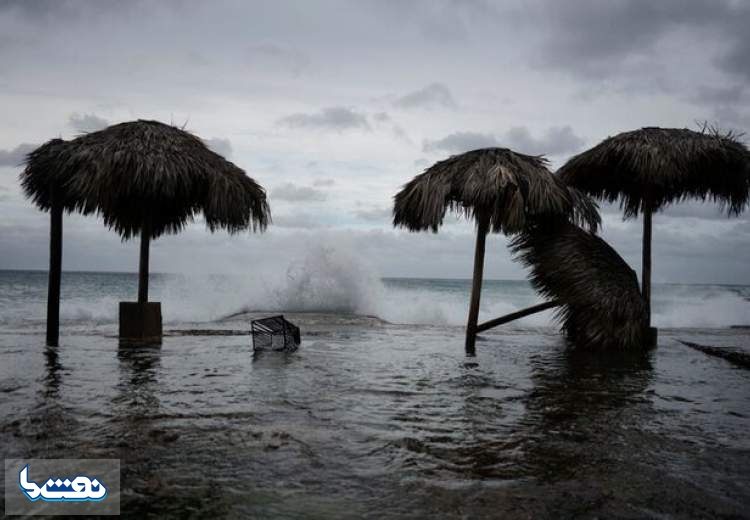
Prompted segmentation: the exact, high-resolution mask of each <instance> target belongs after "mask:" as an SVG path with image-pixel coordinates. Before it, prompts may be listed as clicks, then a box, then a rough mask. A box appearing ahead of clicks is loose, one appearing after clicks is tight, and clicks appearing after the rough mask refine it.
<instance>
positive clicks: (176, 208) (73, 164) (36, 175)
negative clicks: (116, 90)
mask: <svg viewBox="0 0 750 520" xmlns="http://www.w3.org/2000/svg"><path fill="white" fill-rule="evenodd" d="M21 183H22V186H23V189H24V191H25V193H26V195H27V196H28V197H30V198H32V200H33V201H34V202H35V203H36V204H37V206H39V207H40V208H41V209H43V210H46V209H48V208H49V207H50V205H51V200H52V199H51V197H52V193H53V192H55V193H61V194H63V195H62V196H63V200H64V201H65V209H66V210H68V211H80V212H82V213H91V212H97V213H100V214H101V215H102V217H103V218H104V222H105V224H106V225H107V226H109V227H112V228H114V229H115V230H116V231H117V232H118V233H119V234H120V235H121V236H122V237H123V238H125V239H127V238H129V237H131V236H133V235H135V234H137V233H139V232H140V230H141V226H142V224H143V222H144V218H146V219H148V220H150V227H151V237H152V238H155V237H158V236H159V235H161V234H164V233H176V232H178V231H180V230H181V229H182V228H183V227H184V226H185V224H187V223H188V222H191V221H192V220H193V219H194V218H195V216H196V215H197V214H198V213H200V212H203V214H204V216H205V220H206V224H207V225H208V227H209V228H210V229H211V230H215V229H217V228H225V229H227V230H228V231H230V232H236V231H239V230H242V229H247V228H253V229H255V228H260V229H263V228H265V226H266V225H267V224H268V222H269V220H270V210H269V207H268V203H267V201H266V194H265V190H264V189H263V188H262V187H261V186H260V185H258V184H257V183H256V182H255V181H254V180H252V179H251V178H249V177H248V176H247V175H245V172H244V171H243V170H242V169H240V168H239V167H237V166H236V165H234V164H233V163H231V162H229V161H227V160H226V159H224V158H223V157H222V156H220V155H219V154H217V153H215V152H213V151H211V150H210V149H209V148H208V147H207V146H206V145H205V144H204V143H203V142H202V141H201V140H200V139H199V138H198V137H196V136H194V135H192V134H191V133H189V132H186V131H184V130H182V129H180V128H176V127H174V126H170V125H166V124H163V123H159V122H157V121H143V120H139V121H133V122H128V123H121V124H117V125H113V126H110V127H108V128H105V129H104V130H100V131H97V132H91V133H88V134H84V135H82V136H80V137H77V138H76V139H73V140H71V141H67V142H65V141H61V140H52V141H50V142H48V143H46V144H45V145H42V146H41V147H40V148H38V149H37V150H35V151H34V152H32V153H30V154H29V155H28V157H27V161H26V168H25V170H24V171H23V173H22V174H21Z"/></svg>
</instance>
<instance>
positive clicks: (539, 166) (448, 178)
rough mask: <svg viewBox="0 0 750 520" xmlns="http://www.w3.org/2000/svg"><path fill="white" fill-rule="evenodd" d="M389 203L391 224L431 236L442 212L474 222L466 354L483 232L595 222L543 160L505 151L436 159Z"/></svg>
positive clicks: (591, 209) (584, 201) (583, 200)
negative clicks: (551, 222) (543, 222)
mask: <svg viewBox="0 0 750 520" xmlns="http://www.w3.org/2000/svg"><path fill="white" fill-rule="evenodd" d="M394 199H395V202H394V207H393V224H394V225H395V226H402V227H405V228H407V229H409V230H410V231H425V230H428V229H429V230H432V231H433V232H437V230H438V228H439V227H440V226H441V225H442V223H443V219H444V218H445V213H446V211H447V210H451V211H454V212H456V213H459V214H463V215H465V216H466V217H471V218H473V219H474V220H475V221H476V225H477V243H476V249H475V253H474V276H473V281H472V287H471V303H470V306H469V318H468V325H467V330H466V351H467V353H469V354H473V353H474V344H475V341H476V328H477V318H478V316H479V297H480V292H481V287H482V272H483V270H484V248H485V238H486V235H487V233H488V232H489V231H492V232H493V233H500V232H502V233H504V234H506V235H510V234H514V233H517V232H519V231H521V230H522V229H523V228H524V227H525V226H526V225H527V224H528V223H530V222H532V221H534V220H539V219H545V218H555V219H559V218H564V219H572V220H577V221H580V222H583V223H586V224H588V225H589V226H590V227H591V228H593V229H595V228H596V227H597V226H598V224H599V214H598V212H597V210H596V205H595V204H593V203H592V202H591V201H590V200H589V199H588V198H587V197H585V196H582V195H579V194H578V193H577V192H576V191H575V190H570V189H568V188H567V187H566V186H565V184H564V183H562V182H561V181H560V179H559V178H557V177H556V176H554V175H552V173H550V171H549V170H548V169H547V162H546V160H545V159H544V158H542V157H535V156H529V155H523V154H519V153H516V152H514V151H512V150H509V149H507V148H485V149H481V150H474V151H471V152H466V153H464V154H461V155H456V156H453V157H450V158H449V159H446V160H443V161H440V162H438V163H436V164H434V165H433V166H431V167H430V168H428V169H427V170H425V172H424V173H422V174H420V175H417V176H416V177H415V178H414V179H412V180H411V181H410V182H409V183H407V184H406V185H405V186H404V187H403V189H402V190H401V191H400V192H399V193H398V194H396V196H395V197H394Z"/></svg>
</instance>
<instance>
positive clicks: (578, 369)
mask: <svg viewBox="0 0 750 520" xmlns="http://www.w3.org/2000/svg"><path fill="white" fill-rule="evenodd" d="M651 356H652V353H649V352H647V353H643V352H605V353H598V352H581V351H575V350H570V349H566V348H560V350H559V351H558V352H556V353H553V352H550V353H548V354H539V355H536V356H534V358H533V359H532V374H531V379H532V381H533V382H534V388H533V390H532V391H531V392H530V393H529V395H528V397H527V399H526V408H527V414H526V417H525V418H524V423H525V424H527V425H530V426H531V428H532V432H531V434H530V435H529V441H530V442H529V444H528V446H527V448H526V450H525V451H526V462H527V463H528V464H529V466H530V468H529V469H530V470H531V472H532V474H534V475H535V476H536V477H537V478H538V479H539V480H541V481H555V480H565V479H568V478H573V477H579V478H580V477H582V476H583V475H584V474H585V473H586V472H588V471H590V469H591V468H597V470H598V471H603V472H608V471H610V470H614V465H616V464H617V463H618V461H619V458H620V457H621V456H627V453H626V452H627V450H628V449H629V442H630V435H629V433H628V429H629V428H631V427H632V426H636V425H638V424H642V423H643V422H644V419H645V417H646V416H647V415H648V413H650V412H651V411H652V410H651V400H650V399H649V397H648V394H647V389H648V388H649V385H650V384H651V382H652V379H653V367H652V363H651Z"/></svg>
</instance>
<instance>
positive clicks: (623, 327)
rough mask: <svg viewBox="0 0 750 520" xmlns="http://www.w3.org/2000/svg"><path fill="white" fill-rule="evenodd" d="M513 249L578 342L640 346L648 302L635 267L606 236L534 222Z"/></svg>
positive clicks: (594, 346) (598, 345)
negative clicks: (555, 304) (557, 307)
mask: <svg viewBox="0 0 750 520" xmlns="http://www.w3.org/2000/svg"><path fill="white" fill-rule="evenodd" d="M511 249H512V251H513V252H514V253H515V254H516V255H517V257H518V258H519V259H520V260H521V261H522V262H523V263H524V264H525V265H526V266H529V267H531V277H530V281H531V284H532V285H533V286H534V287H535V288H536V289H537V290H538V291H539V292H540V293H541V294H543V295H544V296H546V297H547V298H550V299H554V300H559V301H560V302H562V306H561V307H560V308H559V310H558V311H557V318H558V319H559V320H560V321H561V323H562V325H563V329H564V330H565V332H566V334H567V336H568V338H569V339H570V341H571V342H572V343H573V345H574V346H576V347H579V348H587V349H598V348H609V349H611V348H615V349H616V348H621V349H634V348H642V347H643V346H644V345H645V338H646V337H645V335H644V332H645V328H646V318H647V311H646V305H645V302H644V301H643V298H642V297H641V294H640V291H639V290H638V279H637V277H636V274H635V272H634V271H633V270H632V269H631V268H630V266H628V264H627V263H626V262H625V260H623V259H622V257H620V255H618V254H617V252H616V251H615V250H614V249H612V248H611V247H610V246H609V245H608V244H607V243H606V242H605V241H604V240H602V239H601V238H599V237H597V236H596V235H594V234H592V233H588V232H586V231H584V230H582V229H580V228H578V227H576V226H574V225H571V224H568V223H565V222H561V223H558V224H554V225H545V226H531V227H529V228H528V229H527V230H525V231H524V232H523V233H521V234H519V235H518V236H516V237H515V238H514V239H513V241H512V242H511Z"/></svg>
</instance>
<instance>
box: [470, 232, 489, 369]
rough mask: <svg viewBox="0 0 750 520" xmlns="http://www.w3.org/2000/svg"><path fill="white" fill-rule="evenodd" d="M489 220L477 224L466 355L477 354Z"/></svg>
mask: <svg viewBox="0 0 750 520" xmlns="http://www.w3.org/2000/svg"><path fill="white" fill-rule="evenodd" d="M488 229H489V220H488V219H486V218H480V219H479V222H478V224H477V245H476V249H475V250H474V278H473V280H472V283H471V302H470V304H469V320H468V323H467V324H466V354H468V355H470V356H473V355H474V354H475V353H476V349H475V346H474V344H475V343H476V339H477V321H478V319H479V298H480V296H481V293H482V276H483V274H484V244H485V240H486V239H487V231H488Z"/></svg>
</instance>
